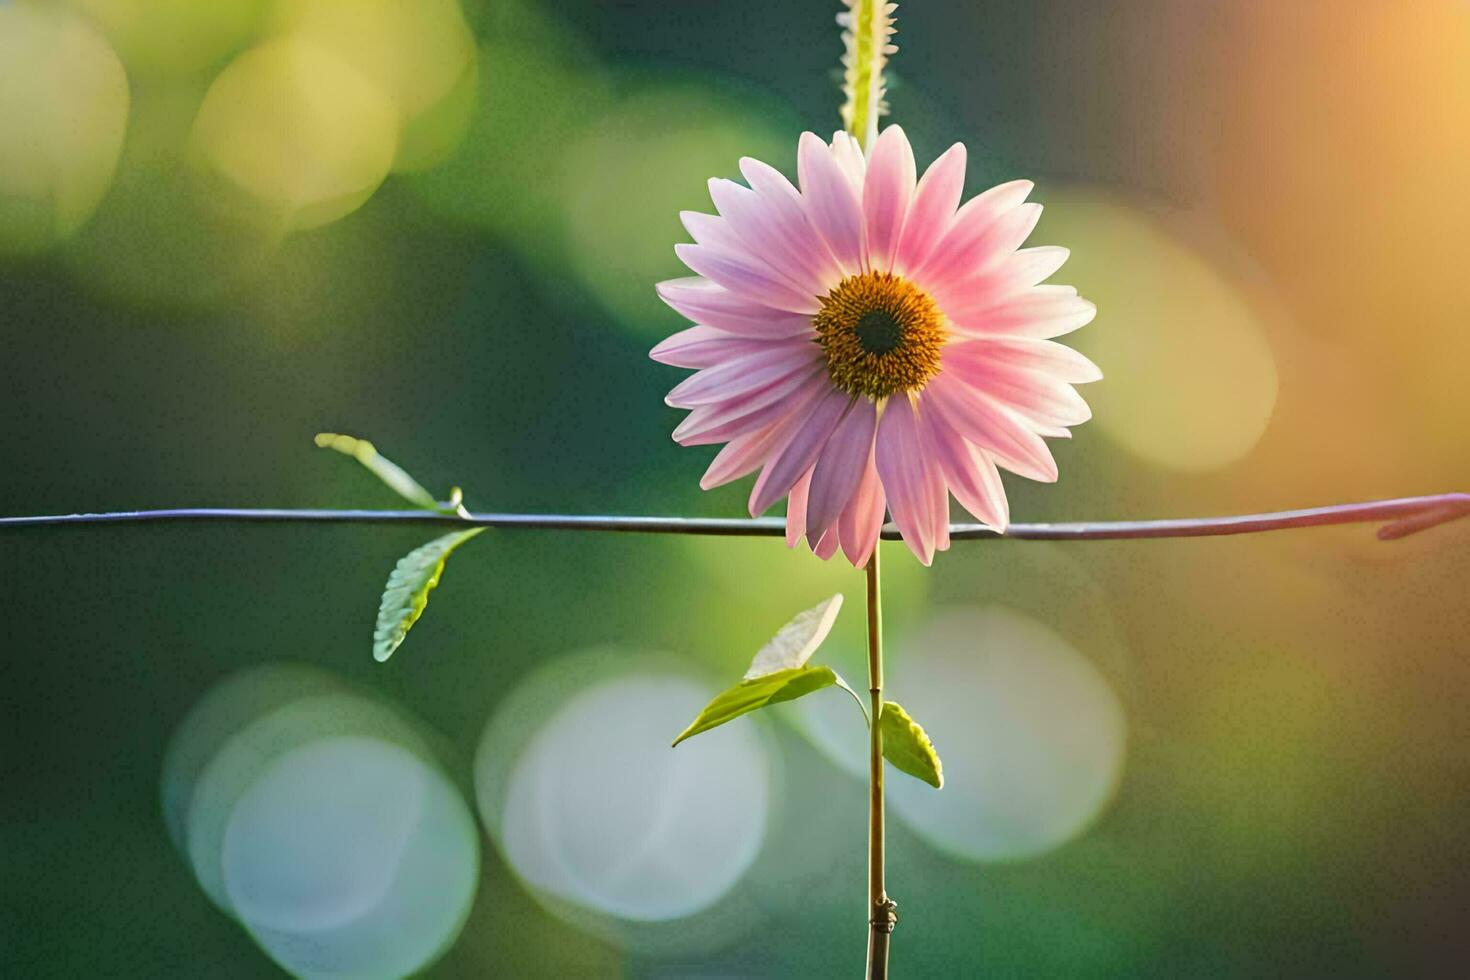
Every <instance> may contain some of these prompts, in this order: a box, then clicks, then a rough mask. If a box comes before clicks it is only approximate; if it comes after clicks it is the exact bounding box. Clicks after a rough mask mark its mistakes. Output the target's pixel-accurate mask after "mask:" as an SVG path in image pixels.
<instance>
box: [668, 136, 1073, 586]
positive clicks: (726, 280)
mask: <svg viewBox="0 0 1470 980" xmlns="http://www.w3.org/2000/svg"><path fill="white" fill-rule="evenodd" d="M740 172H741V173H742V174H743V175H744V176H745V179H746V180H747V181H749V182H750V186H749V187H743V186H741V185H740V184H737V183H735V182H734V181H729V180H712V181H710V196H711V197H712V198H713V200H714V204H715V207H716V208H717V209H718V211H719V214H718V215H708V214H699V213H695V212H687V211H686V212H684V214H683V215H682V218H683V220H684V225H685V227H686V228H688V230H689V233H690V235H691V236H693V238H694V240H695V242H696V243H697V244H693V245H678V246H675V251H676V252H677V253H678V255H679V258H680V259H682V260H683V262H684V264H685V265H687V266H688V267H689V268H690V269H691V270H693V271H694V272H695V273H697V275H695V276H692V277H689V278H685V279H673V280H670V281H668V282H664V283H660V284H659V286H658V293H659V295H660V296H661V297H663V300H664V302H666V303H668V304H669V305H670V306H672V307H673V308H674V309H675V310H677V311H679V313H681V314H683V315H684V316H686V317H688V318H689V319H690V320H692V321H694V322H695V323H696V324H697V326H694V327H692V328H690V329H687V330H684V331H682V332H680V333H677V334H674V335H673V336H672V337H670V338H669V339H667V340H665V341H664V342H663V343H661V344H659V345H658V346H657V347H655V348H654V349H653V352H652V357H653V358H654V360H657V361H661V362H663V363H665V364H672V365H675V366H678V367H685V368H695V369H697V373H695V374H694V375H692V376H691V377H689V378H687V379H685V380H684V382H683V383H681V384H679V385H678V386H677V387H675V388H674V390H673V391H671V392H669V395H668V397H667V399H665V400H666V401H667V402H668V404H670V405H672V406H674V407H676V408H687V409H690V410H691V411H690V413H689V415H688V416H687V417H686V418H685V419H684V421H683V422H681V423H680V424H679V426H678V428H676V429H675V430H674V439H675V440H676V441H677V442H679V443H680V444H681V445H686V446H691V445H706V444H713V443H725V447H724V448H723V449H721V450H720V452H719V454H718V455H717V456H716V457H715V459H714V462H713V463H711V464H710V467H709V470H708V472H706V473H705V475H704V478H703V479H702V480H701V481H700V486H702V487H703V488H705V489H706V490H708V489H710V488H711V487H716V486H720V485H721V484H725V483H729V482H730V481H732V480H736V479H739V478H740V477H742V476H745V475H747V474H749V473H752V472H754V471H756V470H760V476H759V477H757V479H756V481H755V487H754V489H753V490H752V491H751V495H750V512H751V515H752V516H755V515H758V514H760V513H762V512H763V511H765V510H766V509H767V508H769V507H770V506H771V505H772V504H774V503H775V502H776V501H778V500H780V499H781V498H782V497H788V498H789V500H788V503H787V508H786V514H787V530H786V540H787V543H788V544H790V545H793V546H794V545H795V543H796V542H797V541H798V540H799V539H801V538H802V537H805V538H806V540H807V541H808V542H809V543H810V544H811V547H812V550H813V551H814V552H815V553H816V554H817V555H818V556H819V557H821V558H830V557H831V556H832V555H833V554H835V553H836V552H837V550H838V549H839V548H841V549H842V552H843V553H844V554H845V555H846V556H847V557H848V559H849V560H850V561H852V563H853V564H854V565H859V566H860V565H863V564H865V563H866V562H867V560H868V557H869V555H871V554H872V551H873V547H874V545H875V544H876V542H877V540H878V534H879V531H880V530H881V528H882V526H883V520H884V511H885V510H886V511H887V512H888V513H889V514H891V515H892V519H893V522H894V524H896V525H897V527H898V529H899V532H900V533H901V534H902V535H903V539H904V541H906V542H907V543H908V546H909V548H910V549H911V550H912V551H913V552H914V554H915V555H917V556H918V558H919V560H920V561H922V562H923V563H924V564H926V565H927V564H929V563H930V562H931V561H933V558H934V552H935V551H936V550H944V549H945V548H947V547H949V495H950V494H953V495H954V497H955V499H956V500H958V501H959V502H960V505H961V506H963V507H964V508H965V509H966V510H967V511H969V512H970V513H971V514H973V515H974V516H975V519H976V520H978V521H981V522H982V523H984V524H987V525H989V526H990V527H993V528H995V529H997V530H1004V529H1005V527H1006V524H1007V523H1008V521H1009V517H1010V515H1009V507H1008V505H1007V503H1006V494H1005V488H1004V486H1002V484H1001V481H1000V474H999V473H998V472H997V467H998V466H999V467H1003V468H1005V469H1007V470H1010V471H1011V472H1013V473H1017V474H1019V475H1021V476H1024V477H1029V478H1030V479H1033V480H1041V481H1044V482H1052V481H1055V480H1056V478H1057V466H1056V461H1055V460H1054V459H1053V458H1052V455H1051V451H1050V450H1049V449H1048V448H1047V446H1046V443H1045V442H1044V441H1043V440H1042V437H1043V436H1067V435H1069V433H1068V432H1067V429H1066V427H1067V426H1070V425H1077V424H1078V423H1081V422H1084V421H1086V420H1087V419H1088V418H1089V417H1090V415H1091V412H1090V411H1089V409H1088V407H1087V404H1086V403H1085V402H1084V401H1083V400H1082V398H1081V396H1079V395H1078V394H1077V392H1076V390H1075V389H1074V388H1073V385H1075V384H1080V383H1083V382H1087V381H1095V380H1097V379H1098V378H1100V377H1102V375H1101V372H1099V371H1098V369H1097V367H1096V366H1095V365H1094V364H1093V363H1092V362H1091V361H1089V360H1088V359H1087V358H1085V357H1083V356H1082V355H1081V354H1078V353H1077V352H1076V351H1074V350H1072V349H1071V348H1070V347H1065V346H1063V345H1062V344H1058V343H1055V342H1053V341H1052V340H1051V339H1050V338H1053V337H1057V336H1060V335H1062V334H1065V333H1068V332H1070V331H1072V330H1075V329H1077V328H1078V327H1081V326H1083V325H1084V324H1086V323H1088V322H1089V321H1090V320H1091V319H1092V318H1093V315H1094V314H1095V313H1096V307H1094V306H1093V305H1092V304H1091V303H1089V302H1088V301H1087V300H1085V299H1082V298H1081V297H1080V296H1078V295H1077V291H1076V290H1075V289H1073V288H1072V287H1070V286H1056V285H1041V283H1042V282H1043V280H1045V279H1046V278H1047V277H1048V276H1050V275H1051V274H1052V273H1054V272H1056V271H1057V269H1058V268H1060V267H1061V265H1062V263H1063V262H1064V261H1065V260H1066V258H1067V250H1066V249H1064V248H1057V247H1042V248H1027V249H1022V248H1020V245H1021V243H1022V242H1024V241H1025V240H1026V237H1027V236H1028V235H1029V234H1030V233H1031V230H1032V229H1033V228H1034V227H1035V226H1036V222H1037V219H1038V218H1039V217H1040V216H1041V205H1039V204H1028V203H1026V195H1027V194H1029V193H1030V192H1031V188H1032V184H1031V182H1030V181H1026V180H1017V181H1012V182H1011V183H1008V184H1001V185H1000V186H999V187H993V188H991V189H990V190H988V191H986V192H985V193H983V194H981V195H979V196H978V197H975V198H972V199H971V200H970V201H969V202H967V203H966V204H965V205H964V206H963V207H960V206H959V204H960V194H961V192H962V188H963V186H964V178H965V148H964V146H963V145H961V144H958V143H957V144H955V145H954V146H953V147H951V148H950V149H949V150H948V151H947V152H946V153H945V154H944V155H943V156H941V157H940V158H939V159H938V160H935V161H934V163H933V164H932V165H930V167H929V169H928V170H927V171H925V173H924V176H923V178H922V179H920V180H917V181H916V180H915V167H914V155H913V150H912V149H911V148H910V146H909V141H908V138H907V137H906V136H905V135H904V133H903V130H902V129H900V128H899V127H897V126H889V127H888V128H887V129H885V130H884V131H883V133H882V135H881V136H879V137H878V139H877V140H876V141H875V142H874V144H873V146H872V152H871V154H870V155H869V157H868V158H867V159H864V157H863V153H862V151H861V149H860V148H859V146H858V143H857V141H856V140H855V139H853V138H852V137H851V136H849V135H848V134H846V133H838V134H837V135H836V136H834V137H833V140H832V143H831V145H828V144H827V143H825V142H823V141H822V139H821V138H820V137H818V136H816V135H815V134H812V133H803V134H802V136H801V143H800V146H799V150H798V162H797V174H798V178H799V181H800V184H801V189H800V191H798V190H797V189H796V188H795V187H793V186H792V185H791V183H790V182H789V181H788V180H787V179H786V178H785V177H784V176H782V175H781V174H780V173H779V172H778V171H776V170H774V169H773V168H771V167H769V166H767V165H766V164H764V163H761V162H760V161H758V160H752V159H750V158H748V157H747V158H745V159H742V160H741V161H740Z"/></svg>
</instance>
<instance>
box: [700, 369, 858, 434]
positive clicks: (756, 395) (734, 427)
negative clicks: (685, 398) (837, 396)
mask: <svg viewBox="0 0 1470 980" xmlns="http://www.w3.org/2000/svg"><path fill="white" fill-rule="evenodd" d="M829 387H831V385H830V384H829V383H828V382H827V379H826V377H825V376H823V374H822V372H821V370H820V369H818V368H813V369H812V370H810V371H805V372H800V371H799V372H796V373H794V374H792V375H791V376H790V377H789V378H786V379H783V380H781V381H779V382H776V383H773V384H771V385H770V386H769V387H766V388H762V389H759V390H757V391H754V392H751V393H749V394H747V395H743V396H741V397H740V398H734V399H731V400H730V401H728V402H719V403H716V404H712V405H701V406H699V407H698V408H696V409H695V410H694V411H692V412H690V413H689V415H688V417H687V418H685V419H684V421H683V422H680V423H679V425H678V427H677V428H675V429H674V441H675V442H677V443H679V444H680V445H681V446H707V445H709V444H711V443H716V442H725V441H726V440H728V439H732V438H734V437H735V436H737V435H740V434H742V433H745V432H751V431H753V430H755V429H759V428H762V427H764V426H767V425H771V424H773V423H779V422H782V421H784V420H785V419H786V418H787V417H788V416H789V415H791V414H792V413H793V412H796V411H800V410H805V409H806V408H808V407H809V405H810V403H811V402H814V401H815V400H816V399H817V398H818V397H819V396H820V395H821V394H822V393H823V392H824V391H826V390H827V389H828V388H829Z"/></svg>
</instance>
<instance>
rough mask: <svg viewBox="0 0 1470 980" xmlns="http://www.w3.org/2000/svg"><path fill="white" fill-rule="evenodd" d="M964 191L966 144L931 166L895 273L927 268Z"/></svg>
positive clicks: (901, 243)
mask: <svg viewBox="0 0 1470 980" xmlns="http://www.w3.org/2000/svg"><path fill="white" fill-rule="evenodd" d="M964 189H965V144H963V143H956V144H955V145H954V146H951V147H950V148H949V149H948V150H946V151H945V152H944V154H943V155H942V156H940V157H939V159H937V160H935V161H934V162H933V163H931V164H929V169H928V170H926V171H924V176H923V177H921V178H920V179H919V186H918V188H917V189H916V190H915V191H914V200H913V203H912V204H911V205H909V213H908V217H907V218H906V219H905V221H904V225H903V237H902V238H901V239H900V240H899V244H898V252H897V254H896V255H895V256H894V260H893V265H894V269H895V271H897V272H898V273H900V274H906V273H908V272H909V271H910V270H913V269H917V268H919V267H920V266H921V265H923V263H924V261H925V260H926V259H927V258H928V257H929V255H930V253H932V252H933V251H934V248H935V246H937V245H938V244H939V242H940V239H942V238H943V237H944V234H945V233H946V232H947V231H949V227H950V224H951V223H952V222H953V221H954V218H955V210H956V209H957V208H958V207H959V205H960V195H961V194H962V193H964Z"/></svg>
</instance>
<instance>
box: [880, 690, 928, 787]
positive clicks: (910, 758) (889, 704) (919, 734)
mask: <svg viewBox="0 0 1470 980" xmlns="http://www.w3.org/2000/svg"><path fill="white" fill-rule="evenodd" d="M878 724H879V726H880V728H881V729H882V732H883V757H884V758H885V759H887V760H888V761H889V762H891V763H893V765H894V768H896V769H899V770H901V771H902V772H906V773H908V774H909V775H910V776H914V777H916V778H918V779H922V780H923V781H924V782H926V783H928V784H929V785H930V786H933V787H934V788H935V789H939V788H941V787H942V786H944V766H943V765H941V764H940V762H939V753H938V752H936V751H934V743H933V742H931V741H929V735H928V733H927V732H925V731H924V729H923V728H922V727H921V726H920V725H919V723H918V722H917V721H914V720H913V719H912V718H910V717H909V713H908V712H907V711H905V710H903V708H902V707H900V706H899V705H898V703H897V702H895V701H884V702H883V712H882V714H881V715H880V720H879V722H878Z"/></svg>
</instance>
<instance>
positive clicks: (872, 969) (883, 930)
mask: <svg viewBox="0 0 1470 980" xmlns="http://www.w3.org/2000/svg"><path fill="white" fill-rule="evenodd" d="M878 550H879V549H878V547H877V546H876V545H875V546H874V547H873V557H871V558H869V559H868V566H867V579H868V694H869V696H870V697H871V699H872V705H873V710H872V714H871V715H870V717H871V719H872V721H871V723H870V724H869V725H868V980H886V978H887V976H888V937H889V936H890V935H891V934H892V933H893V927H894V925H895V924H897V922H898V916H897V914H896V913H895V911H894V910H895V909H896V908H897V903H895V902H894V901H892V900H891V899H890V898H889V897H888V891H887V888H886V887H885V885H884V881H883V870H884V869H883V843H884V840H883V838H884V830H883V726H881V725H879V724H878V717H879V715H880V714H881V713H882V711H883V596H882V585H881V581H880V579H879V575H878Z"/></svg>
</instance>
